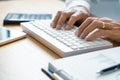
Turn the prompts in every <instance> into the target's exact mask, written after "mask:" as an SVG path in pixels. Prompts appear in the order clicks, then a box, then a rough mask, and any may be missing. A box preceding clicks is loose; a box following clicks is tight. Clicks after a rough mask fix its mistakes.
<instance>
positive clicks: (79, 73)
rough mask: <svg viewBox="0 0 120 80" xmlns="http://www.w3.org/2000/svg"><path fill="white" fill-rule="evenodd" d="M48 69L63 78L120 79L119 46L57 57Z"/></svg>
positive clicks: (79, 79) (67, 79) (87, 79)
mask: <svg viewBox="0 0 120 80" xmlns="http://www.w3.org/2000/svg"><path fill="white" fill-rule="evenodd" d="M48 70H49V71H50V72H52V73H53V74H54V73H56V74H57V75H58V76H60V77H62V78H65V79H63V80H120V47H116V48H111V49H106V50H100V51H94V52H90V53H86V54H82V55H76V56H72V57H67V58H62V59H57V60H55V61H51V62H49V65H48ZM62 73H63V74H62ZM61 75H62V76H61ZM67 76H68V78H67Z"/></svg>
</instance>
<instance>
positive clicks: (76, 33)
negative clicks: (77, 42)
mask: <svg viewBox="0 0 120 80" xmlns="http://www.w3.org/2000/svg"><path fill="white" fill-rule="evenodd" d="M94 19H97V18H94V17H89V18H87V19H86V20H85V21H84V22H83V23H82V24H81V25H80V26H79V28H78V30H77V31H76V32H75V35H76V36H78V37H80V35H81V33H82V32H83V31H84V29H85V28H86V27H87V26H88V25H90V24H91V22H92V21H93V20H94Z"/></svg>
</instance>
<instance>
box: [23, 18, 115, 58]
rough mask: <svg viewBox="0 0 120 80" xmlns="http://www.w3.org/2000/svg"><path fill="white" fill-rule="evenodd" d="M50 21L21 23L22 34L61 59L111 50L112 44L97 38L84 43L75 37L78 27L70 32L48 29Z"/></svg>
mask: <svg viewBox="0 0 120 80" xmlns="http://www.w3.org/2000/svg"><path fill="white" fill-rule="evenodd" d="M50 22H51V20H39V21H31V22H24V23H21V27H22V29H23V31H24V32H26V33H27V34H28V35H30V36H32V37H33V38H35V39H36V40H38V41H39V42H40V43H42V44H43V45H45V46H46V47H48V48H49V49H51V50H52V51H54V52H55V53H56V54H58V55H59V56H61V57H68V56H72V55H77V54H82V53H87V52H91V51H96V50H101V49H107V48H112V47H113V44H112V43H110V42H109V41H106V40H104V39H101V38H98V39H96V40H93V41H85V40H83V39H80V38H78V37H76V36H75V31H76V29H77V28H78V27H76V26H75V27H74V28H73V29H71V30H65V29H64V28H63V29H61V30H56V29H53V28H51V27H50Z"/></svg>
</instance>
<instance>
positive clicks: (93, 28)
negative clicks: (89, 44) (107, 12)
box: [75, 17, 120, 42]
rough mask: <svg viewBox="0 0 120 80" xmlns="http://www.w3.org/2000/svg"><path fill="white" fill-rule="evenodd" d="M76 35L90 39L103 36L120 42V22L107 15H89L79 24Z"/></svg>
mask: <svg viewBox="0 0 120 80" xmlns="http://www.w3.org/2000/svg"><path fill="white" fill-rule="evenodd" d="M91 32H92V33H91ZM75 35H76V36H78V37H80V38H82V39H86V40H88V41H91V40H94V39H96V38H99V37H102V36H103V37H105V38H109V39H111V40H115V41H117V42H120V23H119V22H117V21H115V20H112V19H110V18H106V17H105V18H95V17H89V18H87V19H86V20H85V21H84V22H83V23H82V24H81V26H79V28H78V30H77V31H76V32H75Z"/></svg>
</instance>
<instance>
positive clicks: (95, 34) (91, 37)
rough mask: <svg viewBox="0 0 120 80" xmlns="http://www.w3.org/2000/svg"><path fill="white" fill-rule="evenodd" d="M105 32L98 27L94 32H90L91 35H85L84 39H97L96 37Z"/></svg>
mask: <svg viewBox="0 0 120 80" xmlns="http://www.w3.org/2000/svg"><path fill="white" fill-rule="evenodd" d="M105 32H106V30H102V29H99V30H97V31H96V32H94V33H92V34H91V35H89V36H87V38H86V40H87V41H92V40H95V39H97V38H99V37H101V36H104V35H105ZM106 34H107V33H106Z"/></svg>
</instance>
